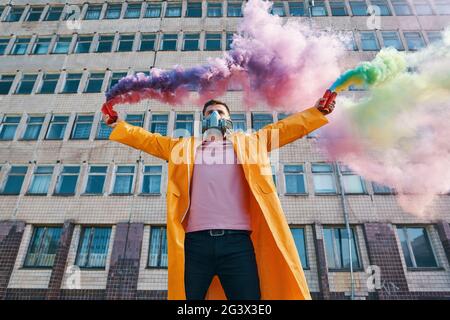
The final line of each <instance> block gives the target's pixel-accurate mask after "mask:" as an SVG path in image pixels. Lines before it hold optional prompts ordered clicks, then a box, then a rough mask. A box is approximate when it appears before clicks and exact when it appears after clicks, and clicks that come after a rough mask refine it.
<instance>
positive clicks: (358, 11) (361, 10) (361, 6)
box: [349, 1, 369, 16]
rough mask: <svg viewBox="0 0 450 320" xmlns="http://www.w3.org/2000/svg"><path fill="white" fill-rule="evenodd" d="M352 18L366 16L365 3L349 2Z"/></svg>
mask: <svg viewBox="0 0 450 320" xmlns="http://www.w3.org/2000/svg"><path fill="white" fill-rule="evenodd" d="M349 3H350V8H352V14H353V15H354V16H367V15H369V14H368V12H367V4H366V2H365V1H349Z"/></svg>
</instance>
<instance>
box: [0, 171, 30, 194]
mask: <svg viewBox="0 0 450 320" xmlns="http://www.w3.org/2000/svg"><path fill="white" fill-rule="evenodd" d="M27 170H28V168H27V167H26V166H12V167H11V169H10V170H9V173H8V178H6V183H5V185H4V187H3V190H2V194H5V195H18V194H20V190H21V189H22V185H23V180H25V175H26V174H27Z"/></svg>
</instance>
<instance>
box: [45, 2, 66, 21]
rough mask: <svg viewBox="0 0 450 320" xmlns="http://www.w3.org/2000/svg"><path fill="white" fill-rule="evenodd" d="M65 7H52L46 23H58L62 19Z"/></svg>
mask: <svg viewBox="0 0 450 320" xmlns="http://www.w3.org/2000/svg"><path fill="white" fill-rule="evenodd" d="M63 10H64V7H61V6H58V7H50V8H48V11H47V15H46V17H45V18H44V20H45V21H58V20H59V19H61V15H62V12H63Z"/></svg>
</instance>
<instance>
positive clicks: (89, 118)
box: [70, 115, 94, 140]
mask: <svg viewBox="0 0 450 320" xmlns="http://www.w3.org/2000/svg"><path fill="white" fill-rule="evenodd" d="M93 121H94V116H93V115H77V118H76V120H75V124H74V126H73V130H72V136H71V137H70V139H73V140H87V139H89V135H90V133H91V129H92V122H93Z"/></svg>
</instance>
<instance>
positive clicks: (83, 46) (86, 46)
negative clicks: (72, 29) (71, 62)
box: [74, 36, 93, 53]
mask: <svg viewBox="0 0 450 320" xmlns="http://www.w3.org/2000/svg"><path fill="white" fill-rule="evenodd" d="M92 39H93V36H78V38H77V44H76V45H75V51H74V52H75V53H89V51H90V49H91V44H92Z"/></svg>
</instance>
